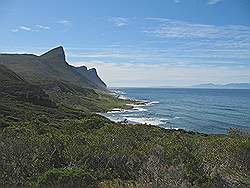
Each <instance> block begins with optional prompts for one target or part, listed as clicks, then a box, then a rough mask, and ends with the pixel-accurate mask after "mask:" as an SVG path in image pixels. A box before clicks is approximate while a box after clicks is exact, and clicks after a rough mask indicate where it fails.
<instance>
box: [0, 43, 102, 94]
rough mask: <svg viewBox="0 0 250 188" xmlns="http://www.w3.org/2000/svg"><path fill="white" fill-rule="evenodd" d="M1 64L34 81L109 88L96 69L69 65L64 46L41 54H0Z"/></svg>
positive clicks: (100, 88)
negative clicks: (84, 68) (83, 69)
mask: <svg viewBox="0 0 250 188" xmlns="http://www.w3.org/2000/svg"><path fill="white" fill-rule="evenodd" d="M0 64H2V65H4V66H6V67H7V68H9V69H11V70H12V71H14V72H15V73H17V74H18V75H20V76H22V77H23V78H24V79H25V80H27V81H29V82H32V83H36V84H37V83H43V82H46V81H58V80H61V81H64V82H69V83H71V84H74V85H77V86H81V87H86V88H94V89H99V90H107V89H106V87H107V86H106V84H105V83H104V82H103V81H102V80H101V79H100V77H99V76H98V74H97V72H96V70H95V71H93V69H89V70H88V69H87V68H86V70H85V71H81V69H79V68H78V67H74V66H72V65H69V64H68V63H67V61H66V57H65V52H64V49H63V47H62V46H59V47H56V48H54V49H52V50H50V51H48V52H46V53H44V54H42V55H40V56H37V55H34V54H0Z"/></svg>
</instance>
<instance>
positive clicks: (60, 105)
mask: <svg viewBox="0 0 250 188" xmlns="http://www.w3.org/2000/svg"><path fill="white" fill-rule="evenodd" d="M126 103H127V101H123V100H120V99H117V98H116V97H114V96H111V95H109V94H107V93H105V92H104V91H103V90H96V89H95V88H89V87H81V86H79V85H72V84H70V83H69V82H67V81H65V80H63V81H62V80H48V81H47V82H42V83H39V84H38V83H37V82H30V81H29V82H27V81H25V80H24V79H23V78H22V77H21V76H19V75H18V74H16V73H15V72H13V71H11V70H9V69H7V68H6V67H4V66H0V187H13V186H18V187H53V188H54V187H101V188H106V187H248V186H250V178H249V177H250V136H249V135H248V134H247V133H244V132H242V131H240V130H237V129H230V130H229V133H228V134H227V135H207V134H201V133H195V132H186V131H184V130H165V129H162V128H160V127H156V126H151V125H140V124H138V125H131V124H127V123H126V122H121V123H114V122H112V121H110V120H108V119H107V118H105V117H102V116H100V115H97V114H95V113H94V112H103V111H106V110H108V109H112V108H114V107H124V106H125V104H126Z"/></svg>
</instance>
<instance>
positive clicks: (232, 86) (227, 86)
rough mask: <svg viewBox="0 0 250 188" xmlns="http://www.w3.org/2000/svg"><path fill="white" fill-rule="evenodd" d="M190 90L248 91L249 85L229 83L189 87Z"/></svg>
mask: <svg viewBox="0 0 250 188" xmlns="http://www.w3.org/2000/svg"><path fill="white" fill-rule="evenodd" d="M190 88H214V89H250V83H229V84H225V85H222V84H213V83H208V84H199V85H193V86H190Z"/></svg>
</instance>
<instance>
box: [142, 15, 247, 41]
mask: <svg viewBox="0 0 250 188" xmlns="http://www.w3.org/2000/svg"><path fill="white" fill-rule="evenodd" d="M147 20H149V21H151V22H153V23H152V26H151V27H147V28H146V29H145V30H144V31H143V32H145V33H148V34H151V35H152V36H156V37H162V38H208V39H217V38H220V39H221V38H227V39H232V38H238V39H240V38H241V39H242V38H247V39H249V40H250V27H249V26H243V25H226V26H215V25H206V24H194V23H188V22H183V21H176V20H171V19H165V18H147Z"/></svg>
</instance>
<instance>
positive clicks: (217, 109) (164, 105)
mask: <svg viewBox="0 0 250 188" xmlns="http://www.w3.org/2000/svg"><path fill="white" fill-rule="evenodd" d="M111 90H112V91H114V92H115V93H118V94H119V95H120V98H129V99H137V100H146V101H148V102H149V103H148V104H147V105H138V106H134V108H133V109H131V110H120V111H118V110H117V109H115V110H113V111H110V112H108V113H105V114H103V115H104V116H106V117H108V118H109V119H111V120H113V121H116V122H117V121H124V120H125V119H126V120H128V121H129V122H133V123H135V122H136V123H147V124H151V125H157V126H160V127H163V128H176V129H179V128H181V129H185V130H188V131H198V132H202V133H214V134H223V133H226V132H227V131H228V129H229V128H233V127H234V128H241V129H246V130H248V131H249V130H250V90H243V89H186V88H185V89H182V88H112V89H111Z"/></svg>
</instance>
